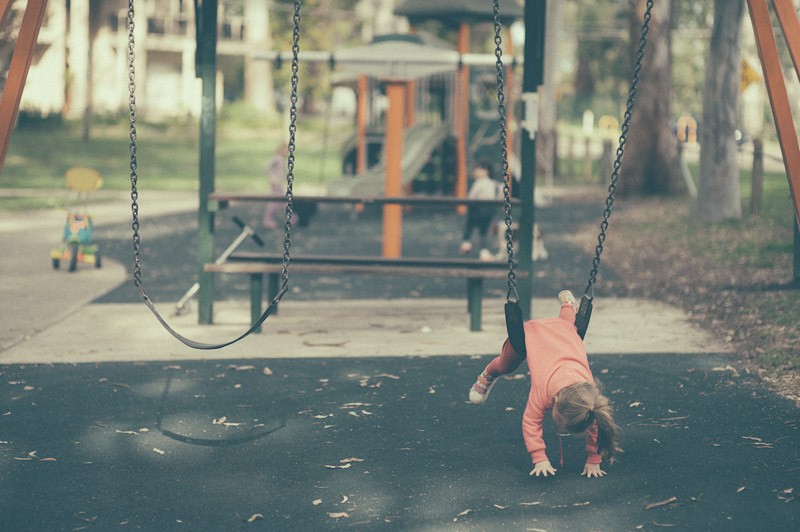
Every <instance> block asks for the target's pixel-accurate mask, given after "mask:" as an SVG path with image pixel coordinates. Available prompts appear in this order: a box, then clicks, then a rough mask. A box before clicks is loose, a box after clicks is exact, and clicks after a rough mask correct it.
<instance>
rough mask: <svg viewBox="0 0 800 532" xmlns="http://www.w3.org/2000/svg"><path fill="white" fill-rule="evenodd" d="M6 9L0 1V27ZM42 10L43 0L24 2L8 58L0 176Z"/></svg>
mask: <svg viewBox="0 0 800 532" xmlns="http://www.w3.org/2000/svg"><path fill="white" fill-rule="evenodd" d="M10 8H11V0H2V3H0V25H2V23H4V22H5V21H6V18H7V15H8V11H9V9H10ZM46 8H47V0H28V5H27V6H26V7H25V14H24V15H23V16H22V25H21V26H20V28H19V36H18V37H17V43H16V45H15V47H14V53H13V55H12V56H11V64H10V65H9V68H8V76H7V78H6V84H5V87H4V88H3V96H2V99H0V135H2V137H0V172H2V170H3V164H4V163H5V159H6V153H7V152H8V143H9V142H10V141H11V131H12V130H13V129H14V123H15V122H16V120H17V112H18V111H19V102H20V100H21V99H22V89H23V88H24V87H25V79H26V78H27V77H28V69H29V68H30V66H31V60H32V59H33V53H34V50H35V48H36V39H37V38H38V36H39V28H41V26H42V21H43V20H44V15H45V11H46Z"/></svg>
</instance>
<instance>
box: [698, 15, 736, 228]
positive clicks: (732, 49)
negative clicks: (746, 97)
mask: <svg viewBox="0 0 800 532" xmlns="http://www.w3.org/2000/svg"><path fill="white" fill-rule="evenodd" d="M744 9H745V7H744V0H714V28H713V29H712V32H711V46H710V48H709V52H708V60H707V61H706V74H705V79H704V80H703V118H702V121H701V123H700V149H701V152H700V171H699V175H698V183H697V202H696V204H695V213H694V219H695V221H697V222H717V221H720V220H725V219H729V218H741V217H742V205H741V198H740V196H739V165H738V163H737V161H736V153H737V149H736V141H735V140H734V136H733V134H734V130H735V129H736V110H737V109H738V106H739V87H740V77H741V66H742V31H741V28H742V17H743V15H744Z"/></svg>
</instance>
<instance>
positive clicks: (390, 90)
mask: <svg viewBox="0 0 800 532" xmlns="http://www.w3.org/2000/svg"><path fill="white" fill-rule="evenodd" d="M406 86H407V82H406V81H398V80H389V81H387V82H386V96H387V98H388V99H389V109H388V110H387V112H386V137H385V139H386V140H385V142H384V150H385V153H386V182H385V192H384V194H385V195H386V196H402V195H403V124H404V122H405V104H406ZM402 252H403V206H402V205H384V206H383V256H384V257H387V258H397V257H400V256H402Z"/></svg>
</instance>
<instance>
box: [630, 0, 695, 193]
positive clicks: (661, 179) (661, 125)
mask: <svg viewBox="0 0 800 532" xmlns="http://www.w3.org/2000/svg"><path fill="white" fill-rule="evenodd" d="M644 11H645V1H644V0H634V8H633V13H632V17H631V45H632V50H634V51H635V50H636V47H638V44H639V37H640V36H641V27H642V18H643V16H644ZM651 13H652V18H651V20H650V31H649V33H648V34H647V47H646V48H645V54H644V60H643V61H642V70H641V74H640V80H639V87H638V92H637V94H636V104H635V106H634V110H633V117H632V119H631V123H630V130H629V132H628V138H627V144H626V148H625V160H624V164H623V171H622V175H621V177H620V180H619V193H620V195H621V196H634V195H645V194H647V195H650V194H657V195H674V194H678V193H683V192H685V185H684V184H683V181H682V179H681V172H680V166H679V163H678V144H677V139H676V137H675V135H673V134H672V129H671V127H670V93H671V91H670V87H671V84H672V76H671V74H670V67H671V63H672V58H671V54H670V44H671V39H670V26H671V13H672V3H671V1H669V0H666V1H665V0H660V1H657V2H655V4H654V7H653V10H652V12H651Z"/></svg>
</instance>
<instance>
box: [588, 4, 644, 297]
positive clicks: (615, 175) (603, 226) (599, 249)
mask: <svg viewBox="0 0 800 532" xmlns="http://www.w3.org/2000/svg"><path fill="white" fill-rule="evenodd" d="M652 9H653V0H647V9H646V11H645V13H644V21H643V23H642V33H641V36H640V37H639V48H638V50H637V51H636V62H635V64H634V67H633V75H632V76H631V85H630V89H629V90H628V101H627V103H626V106H625V115H624V119H623V122H622V128H621V129H620V136H619V147H617V153H616V159H615V160H614V168H613V171H612V172H611V184H610V185H609V186H608V197H607V198H606V208H605V209H604V210H603V221H602V222H601V223H600V234H599V235H598V236H597V246H596V247H595V257H594V259H593V260H592V270H591V272H590V273H589V283H588V285H587V286H586V291H585V292H584V294H585V295H587V296H590V297H591V295H592V289H593V286H594V283H595V281H596V280H597V270H598V268H599V267H600V255H601V254H602V253H603V244H604V243H605V241H606V230H607V229H608V219H609V218H610V217H611V206H612V205H613V204H614V194H615V193H616V192H617V180H618V179H619V170H620V168H621V167H622V156H623V154H624V152H625V150H624V148H625V143H626V142H627V138H628V129H629V127H630V121H631V115H632V112H633V103H634V100H635V98H636V88H637V86H638V85H639V74H640V72H641V70H642V59H643V58H644V47H645V44H647V33H648V32H649V31H650V18H651V11H652Z"/></svg>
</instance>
